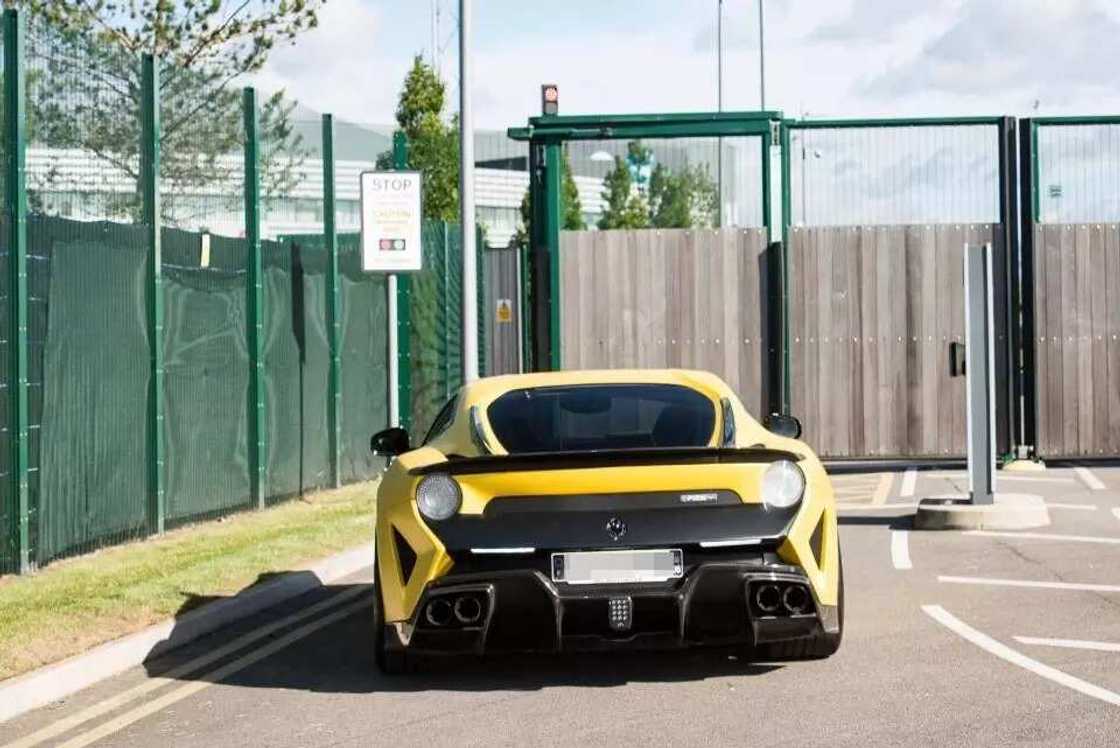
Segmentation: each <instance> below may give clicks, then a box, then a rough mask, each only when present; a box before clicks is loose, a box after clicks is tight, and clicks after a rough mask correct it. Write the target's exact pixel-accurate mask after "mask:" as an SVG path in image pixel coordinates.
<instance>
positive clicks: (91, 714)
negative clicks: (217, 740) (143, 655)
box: [4, 587, 368, 748]
mask: <svg viewBox="0 0 1120 748" xmlns="http://www.w3.org/2000/svg"><path fill="white" fill-rule="evenodd" d="M367 592H368V588H365V587H355V588H353V589H349V590H346V591H344V592H339V593H338V594H336V595H331V596H330V597H329V598H327V599H326V600H322V601H320V602H318V603H316V604H314V605H311V606H309V607H307V608H304V609H303V610H301V611H298V612H296V613H293V614H292V615H289V616H285V617H284V618H281V619H279V620H277V621H273V622H272V623H269V624H266V625H264V626H261V627H260V628H257V629H254V630H252V631H250V632H248V633H246V634H244V635H242V636H239V637H237V638H236V639H234V640H233V641H231V642H229V643H227V644H224V645H222V646H220V647H218V648H216V649H212V650H210V651H209V652H207V653H206V654H204V655H202V656H200V657H196V658H194V659H193V660H190V661H188V662H184V663H183V664H182V665H179V666H178V667H175V668H172V669H171V670H168V671H167V672H166V673H164V674H163V675H161V676H158V677H154V678H149V679H148V680H146V681H144V682H143V683H141V684H140V685H138V686H135V687H133V688H130V689H129V690H127V691H123V692H121V693H119V694H117V695H116V696H113V697H111V698H108V699H105V700H104V701H99V702H98V703H96V704H94V705H92V706H90V707H87V708H86V709H83V710H82V711H80V712H77V713H76V714H72V715H70V716H69V717H63V718H62V719H58V720H55V721H54V722H52V723H51V724H49V725H47V726H46V727H44V728H43V729H42V730H39V731H38V732H34V733H32V734H30V735H26V736H24V737H22V738H20V739H19V740H17V741H15V742H14V743H8V744H7V745H5V746H4V748H31V746H35V745H38V744H39V743H42V742H43V741H45V740H50V739H51V738H56V737H58V736H59V735H62V734H63V733H66V732H70V731H71V730H73V729H74V728H76V727H78V726H79V725H83V724H85V723H86V722H89V721H90V720H91V719H96V718H98V717H101V716H103V715H105V714H108V713H109V712H112V711H115V710H117V709H120V708H121V707H123V706H125V705H127V704H129V703H131V702H133V701H135V700H136V699H138V698H140V697H141V696H144V695H145V694H148V693H151V692H152V691H155V690H156V689H158V688H162V687H163V686H166V685H169V684H171V683H174V682H177V681H178V680H179V679H181V678H182V677H183V676H184V675H187V674H188V673H193V672H195V671H196V670H201V669H202V668H204V667H206V666H207V665H209V664H210V663H212V662H217V661H218V660H220V659H222V658H224V657H226V656H228V655H231V654H233V653H234V652H237V651H238V650H240V649H242V648H244V647H246V646H248V645H249V644H252V643H253V642H255V641H257V640H258V639H263V638H264V637H266V636H269V635H271V634H272V633H274V632H276V631H279V630H280V629H282V628H286V627H288V626H291V625H292V624H293V623H299V622H300V621H302V620H304V619H306V618H310V617H311V616H314V615H318V614H319V613H321V612H323V611H324V610H326V609H328V608H333V607H334V606H335V605H338V604H340V603H344V602H346V601H347V600H350V599H353V598H354V597H357V596H358V595H361V594H365V593H367Z"/></svg>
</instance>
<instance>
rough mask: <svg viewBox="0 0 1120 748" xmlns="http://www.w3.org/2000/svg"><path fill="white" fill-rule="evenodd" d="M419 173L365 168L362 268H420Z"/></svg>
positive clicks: (383, 270)
mask: <svg viewBox="0 0 1120 748" xmlns="http://www.w3.org/2000/svg"><path fill="white" fill-rule="evenodd" d="M421 184H422V181H421V178H420V173H419V172H415V171H367V172H362V175H361V199H362V204H361V213H362V233H361V236H362V270H364V271H365V272H367V273H409V272H415V271H417V270H419V269H420V264H421V258H422V252H421V245H420V224H421V221H422V219H423V216H422V214H421V197H420V186H421Z"/></svg>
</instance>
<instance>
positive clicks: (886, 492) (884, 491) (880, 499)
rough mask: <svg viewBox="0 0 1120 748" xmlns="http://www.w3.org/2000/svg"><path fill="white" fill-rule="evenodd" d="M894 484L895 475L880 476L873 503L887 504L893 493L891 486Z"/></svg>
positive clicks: (885, 474) (884, 474) (872, 498)
mask: <svg viewBox="0 0 1120 748" xmlns="http://www.w3.org/2000/svg"><path fill="white" fill-rule="evenodd" d="M892 483H894V473H883V474H882V475H880V476H879V485H878V486H876V487H875V494H874V495H873V496H872V497H871V503H872V504H876V505H881V504H886V503H887V497H888V496H890V493H891V484H892Z"/></svg>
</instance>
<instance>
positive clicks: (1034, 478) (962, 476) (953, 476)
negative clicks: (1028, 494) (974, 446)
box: [925, 471, 1077, 483]
mask: <svg viewBox="0 0 1120 748" xmlns="http://www.w3.org/2000/svg"><path fill="white" fill-rule="evenodd" d="M925 475H926V477H928V478H946V479H950V480H968V474H967V473H925ZM1001 481H1021V482H1023V483H1077V479H1076V478H1063V477H1060V476H1057V475H1052V476H1051V475H1010V474H1008V473H1006V472H1004V471H1000V472H998V473H996V483H999V482H1001Z"/></svg>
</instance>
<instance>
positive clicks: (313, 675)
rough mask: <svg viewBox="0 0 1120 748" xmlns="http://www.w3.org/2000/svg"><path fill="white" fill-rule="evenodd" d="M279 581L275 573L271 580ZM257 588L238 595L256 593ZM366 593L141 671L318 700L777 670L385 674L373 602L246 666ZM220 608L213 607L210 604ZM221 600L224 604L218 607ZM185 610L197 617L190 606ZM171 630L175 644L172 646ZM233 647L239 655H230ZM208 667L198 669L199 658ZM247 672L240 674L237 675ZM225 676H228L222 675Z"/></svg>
mask: <svg viewBox="0 0 1120 748" xmlns="http://www.w3.org/2000/svg"><path fill="white" fill-rule="evenodd" d="M269 577H270V578H272V579H275V576H274V575H269ZM251 591H252V587H250V588H246V590H243V591H242V592H241V593H239V594H240V595H245V594H250V593H251ZM347 592H350V593H351V594H352V595H353V596H352V597H350V598H349V599H348V600H347V601H346V602H342V603H340V604H339V605H338V606H337V607H335V606H331V607H329V608H326V609H324V610H322V611H321V612H318V613H316V614H314V615H312V616H308V617H306V618H303V619H302V620H298V621H292V622H290V623H285V624H284V625H282V626H279V627H276V628H275V630H273V631H269V632H268V634H267V635H266V636H263V637H260V638H258V639H256V640H255V641H253V642H247V643H245V644H244V646H240V647H236V648H235V651H230V652H228V653H226V654H224V655H222V656H221V657H218V658H213V654H214V653H215V652H217V651H218V650H220V649H222V648H223V647H229V645H230V644H231V643H232V642H234V641H235V640H238V639H239V638H244V637H246V636H250V635H253V634H254V633H255V632H259V631H260V630H261V629H263V628H267V627H275V626H276V624H277V623H279V622H282V621H285V619H288V618H289V617H292V616H296V615H299V614H300V612H301V611H304V610H306V609H307V608H309V607H311V606H314V605H317V604H320V603H323V602H324V601H325V600H327V599H328V598H334V597H336V596H338V595H342V594H344V593H347ZM371 592H372V590H371V588H370V587H369V586H368V585H331V586H326V587H322V588H320V589H318V590H315V591H313V592H309V593H307V594H306V595H304V596H302V597H300V598H298V599H297V600H293V601H290V602H288V603H284V604H281V605H277V606H275V607H274V608H272V609H269V610H267V611H265V612H263V613H261V614H259V615H256V616H254V617H252V618H251V619H247V620H245V621H241V622H238V623H236V624H233V625H230V626H228V627H226V628H224V629H222V630H220V631H218V632H215V633H213V634H209V635H207V636H205V637H203V638H201V639H199V640H197V641H195V642H192V643H190V644H188V645H185V646H182V647H179V648H177V649H174V650H173V651H171V652H167V653H166V654H160V652H166V644H161V645H160V646H157V647H156V648H155V649H154V650H153V657H152V658H151V659H150V660H149V661H148V662H146V663H145V665H144V667H145V669H146V670H147V672H148V675H149V676H150V677H163V678H171V679H174V680H181V681H185V682H190V681H211V682H221V683H223V684H226V685H231V686H238V687H242V688H262V689H290V690H298V691H309V692H317V693H378V692H422V691H432V690H445V691H446V690H453V691H492V690H493V691H497V690H501V691H509V690H515V691H535V690H539V689H542V688H548V687H553V686H584V687H600V688H608V687H613V686H620V685H624V684H627V683H633V682H658V683H665V682H686V681H699V680H704V679H706V678H715V677H721V676H727V675H737V676H743V675H762V674H764V673H768V672H770V671H772V670H776V669H779V668H780V667H781V665H780V664H752V663H750V662H748V661H746V660H745V659H743V658H742V657H739V656H737V655H733V654H729V653H727V652H726V651H720V650H690V651H683V652H680V651H670V652H610V653H586V654H584V653H579V654H564V655H544V654H525V655H508V656H506V655H503V656H492V657H486V658H476V657H454V658H442V657H441V658H426V659H424V660H423V661H421V662H420V663H419V665H420V667H419V669H418V672H416V673H410V674H408V675H401V676H391V677H389V676H384V675H382V674H381V673H379V672H378V670H377V668H376V666H375V665H374V659H373V630H372V626H371V625H370V622H371V619H372V604H369V605H362V606H361V607H360V608H359V609H358V610H356V611H354V612H353V613H351V614H350V615H348V616H346V617H344V618H341V619H340V620H337V621H334V622H332V623H330V624H328V625H326V626H323V627H321V628H318V629H317V630H315V631H313V632H311V633H309V634H308V635H307V636H306V637H303V638H300V639H299V640H298V641H294V642H292V643H291V644H290V645H288V646H285V647H283V648H281V649H279V650H278V651H276V652H274V653H272V654H270V655H268V656H266V657H263V658H261V659H259V660H257V661H255V662H252V663H244V660H245V659H247V658H252V657H253V656H254V655H255V654H256V653H258V652H259V650H261V648H263V647H267V646H269V645H270V644H272V643H273V642H275V641H277V640H278V639H280V638H281V637H284V636H286V635H289V634H292V633H293V632H295V631H296V630H299V629H301V628H303V627H307V626H310V625H313V624H314V623H315V622H316V621H318V620H320V619H322V618H323V617H324V616H328V615H330V614H331V613H332V612H334V611H337V610H341V609H342V608H345V607H347V606H349V605H353V604H355V603H359V604H360V602H361V601H362V600H367V601H368V598H369V594H371ZM208 602H215V601H208ZM216 602H219V603H220V601H216ZM184 608H185V609H191V610H194V609H197V608H198V601H195V600H192V601H189V602H188V603H187V604H186V605H184ZM175 636H176V634H175V633H174V632H173V633H172V635H171V637H169V639H171V640H174V639H175ZM230 648H231V649H234V648H232V647H230ZM204 657H209V658H213V659H212V661H209V662H205V663H202V664H201V665H199V666H197V667H196V666H194V663H196V662H197V660H198V659H199V658H204ZM239 664H244V665H245V666H244V667H238V665H239ZM222 671H224V672H222Z"/></svg>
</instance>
